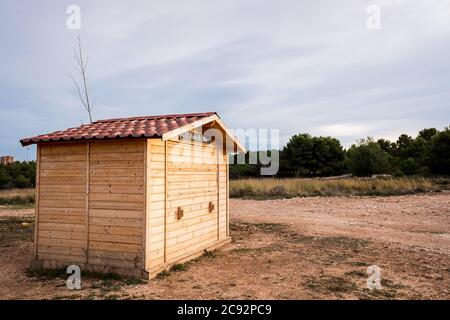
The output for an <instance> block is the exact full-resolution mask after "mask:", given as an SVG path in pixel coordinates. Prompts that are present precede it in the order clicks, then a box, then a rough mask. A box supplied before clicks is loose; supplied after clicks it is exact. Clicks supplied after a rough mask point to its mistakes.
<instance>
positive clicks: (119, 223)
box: [89, 217, 142, 228]
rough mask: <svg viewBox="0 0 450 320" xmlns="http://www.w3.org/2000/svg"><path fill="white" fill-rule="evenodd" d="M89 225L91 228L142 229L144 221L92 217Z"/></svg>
mask: <svg viewBox="0 0 450 320" xmlns="http://www.w3.org/2000/svg"><path fill="white" fill-rule="evenodd" d="M89 223H90V224H91V226H90V227H92V226H93V225H97V226H116V227H136V228H141V227H142V219H131V218H126V219H118V218H117V219H116V218H98V217H90V218H89Z"/></svg>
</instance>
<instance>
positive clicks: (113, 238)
mask: <svg viewBox="0 0 450 320" xmlns="http://www.w3.org/2000/svg"><path fill="white" fill-rule="evenodd" d="M89 240H90V241H103V242H111V243H131V244H141V243H142V236H141V235H138V236H129V235H115V234H107V233H94V232H90V233H89Z"/></svg>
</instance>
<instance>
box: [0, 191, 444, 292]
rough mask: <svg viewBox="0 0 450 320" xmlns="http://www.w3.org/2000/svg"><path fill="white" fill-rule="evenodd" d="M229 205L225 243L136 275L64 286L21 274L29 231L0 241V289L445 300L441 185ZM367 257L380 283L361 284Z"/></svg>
mask: <svg viewBox="0 0 450 320" xmlns="http://www.w3.org/2000/svg"><path fill="white" fill-rule="evenodd" d="M230 205H231V222H232V226H231V231H232V237H233V240H234V241H233V243H232V244H230V245H229V246H227V247H226V248H224V249H222V250H220V251H217V252H214V254H211V255H208V256H203V257H201V258H199V259H197V260H196V261H194V262H191V263H188V264H186V265H185V266H184V267H185V269H186V270H185V271H171V272H169V273H168V274H166V275H161V276H160V277H158V278H156V279H153V280H150V281H149V282H148V283H143V284H136V283H131V282H127V281H124V280H110V279H103V280H101V279H96V278H88V279H86V278H83V283H82V286H83V288H82V290H77V291H69V290H68V289H66V287H65V278H50V279H42V278H37V277H30V276H27V274H26V273H25V269H26V268H27V267H28V263H29V260H30V258H31V252H32V243H31V240H17V241H14V243H11V244H10V245H9V246H5V245H2V246H0V298H3V299H14V298H16V299H17V298H19V299H23V298H25V299H42V298H46V299H64V298H69V299H79V298H82V299H105V298H106V299H116V298H119V299H198V298H201V299H450V193H436V194H421V195H408V196H398V197H354V198H348V197H329V198H323V197H314V198H298V199H289V200H266V201H255V200H236V199H232V200H230ZM30 213H31V214H32V210H31V211H30V210H28V211H26V210H23V211H21V212H20V213H18V212H15V213H14V212H10V211H6V210H0V217H2V216H5V215H7V216H9V217H11V216H16V217H21V216H22V217H26V216H27V215H29V214H30ZM30 237H31V235H30ZM371 265H377V266H379V267H380V268H381V285H382V289H381V290H373V291H372V290H369V289H367V287H366V281H367V277H368V276H367V267H368V266H371Z"/></svg>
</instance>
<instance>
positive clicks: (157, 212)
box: [21, 112, 244, 277]
mask: <svg viewBox="0 0 450 320" xmlns="http://www.w3.org/2000/svg"><path fill="white" fill-rule="evenodd" d="M21 143H22V145H23V146H26V145H29V144H37V168H36V223H35V242H34V244H35V249H34V259H35V265H36V267H43V268H60V267H63V266H67V265H70V264H76V265H79V266H80V268H81V270H89V271H100V272H114V273H119V274H124V275H132V276H138V277H152V276H154V275H156V274H157V273H158V272H160V271H162V270H165V269H167V268H169V267H170V266H171V265H173V264H175V263H181V262H184V261H187V260H189V259H192V258H194V257H196V256H199V255H201V254H202V253H203V252H204V250H213V249H215V248H218V247H220V246H222V245H224V244H226V243H227V242H229V241H230V236H229V206H228V161H227V153H229V152H243V151H244V147H243V146H242V145H241V144H240V143H239V142H238V141H237V140H236V139H235V137H234V136H233V135H232V134H231V133H230V131H229V129H227V128H226V127H225V125H224V124H223V122H222V121H221V120H220V118H219V117H218V116H217V114H216V113H214V112H209V113H196V114H175V115H161V116H146V117H133V118H122V119H109V120H99V121H96V122H94V123H92V124H87V125H82V126H80V127H76V128H70V129H67V130H63V131H57V132H53V133H49V134H44V135H39V136H36V137H32V138H26V139H22V140H21Z"/></svg>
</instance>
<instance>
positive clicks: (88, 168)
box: [85, 142, 91, 264]
mask: <svg viewBox="0 0 450 320" xmlns="http://www.w3.org/2000/svg"><path fill="white" fill-rule="evenodd" d="M90 151H91V143H90V142H87V143H86V163H85V165H86V190H85V196H86V209H85V210H86V217H85V224H86V239H85V241H86V244H85V249H86V264H89V206H90V204H89V203H90V194H89V185H90V182H89V179H90Z"/></svg>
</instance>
